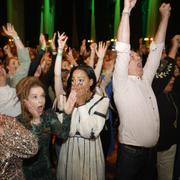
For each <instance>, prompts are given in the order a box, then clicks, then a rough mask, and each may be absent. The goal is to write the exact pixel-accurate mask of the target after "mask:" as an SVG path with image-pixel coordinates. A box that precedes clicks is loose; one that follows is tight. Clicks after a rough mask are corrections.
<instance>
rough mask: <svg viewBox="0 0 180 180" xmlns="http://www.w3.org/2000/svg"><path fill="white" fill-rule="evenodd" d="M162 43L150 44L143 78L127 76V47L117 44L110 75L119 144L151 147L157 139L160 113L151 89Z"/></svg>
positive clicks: (128, 51)
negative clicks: (117, 120) (113, 68)
mask: <svg viewBox="0 0 180 180" xmlns="http://www.w3.org/2000/svg"><path fill="white" fill-rule="evenodd" d="M163 47H164V43H161V44H155V42H152V43H151V46H150V53H149V56H148V59H147V63H146V65H145V67H144V68H143V71H144V74H143V76H142V78H140V77H137V76H132V75H128V64H129V60H130V45H129V44H125V43H121V42H117V44H116V50H117V59H116V64H115V70H114V73H113V91H114V100H115V104H116V107H117V110H118V114H119V117H120V126H119V141H120V143H123V144H129V145H135V146H143V147H153V146H155V145H156V143H157V141H158V138H159V113H158V107H157V102H156V98H155V95H154V92H153V90H152V88H151V84H152V80H153V78H154V75H155V73H156V70H157V68H158V66H159V62H160V58H161V54H162V50H163Z"/></svg>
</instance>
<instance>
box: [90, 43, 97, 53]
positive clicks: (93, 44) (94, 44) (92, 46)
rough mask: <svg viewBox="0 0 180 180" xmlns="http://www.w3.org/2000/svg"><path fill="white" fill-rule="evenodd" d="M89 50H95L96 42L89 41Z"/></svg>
mask: <svg viewBox="0 0 180 180" xmlns="http://www.w3.org/2000/svg"><path fill="white" fill-rule="evenodd" d="M90 48H91V51H95V50H96V48H97V44H96V43H91V45H90Z"/></svg>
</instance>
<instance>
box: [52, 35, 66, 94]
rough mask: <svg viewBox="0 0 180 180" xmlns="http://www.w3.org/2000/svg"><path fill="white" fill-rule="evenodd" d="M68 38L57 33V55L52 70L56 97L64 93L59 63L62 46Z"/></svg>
mask: <svg viewBox="0 0 180 180" xmlns="http://www.w3.org/2000/svg"><path fill="white" fill-rule="evenodd" d="M67 39H68V37H67V36H66V35H65V34H64V33H62V34H60V33H59V32H58V53H57V56H56V62H55V68H54V84H55V93H56V97H58V96H59V95H60V94H63V93H64V90H63V83H62V78H61V63H62V53H63V49H64V46H65V44H66V41H67Z"/></svg>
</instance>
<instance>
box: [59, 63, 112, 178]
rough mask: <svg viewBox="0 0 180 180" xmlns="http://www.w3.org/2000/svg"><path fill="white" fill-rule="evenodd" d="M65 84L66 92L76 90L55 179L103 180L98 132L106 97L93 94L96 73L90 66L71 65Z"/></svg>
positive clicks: (104, 114)
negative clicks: (69, 125) (75, 99)
mask: <svg viewBox="0 0 180 180" xmlns="http://www.w3.org/2000/svg"><path fill="white" fill-rule="evenodd" d="M67 84H68V86H67V87H68V88H67V89H68V90H69V93H70V92H71V91H75V92H76V98H77V101H76V106H75V108H74V110H73V112H72V116H71V128H70V133H69V138H68V139H67V140H66V141H65V142H64V143H63V144H62V146H61V151H60V156H59V162H58V169H57V179H58V180H96V179H97V180H101V179H102V180H103V179H105V163H104V155H103V151H102V145H101V140H100V136H99V134H100V132H101V130H102V129H103V127H104V123H105V119H106V114H107V110H108V106H109V100H108V98H107V97H105V96H99V95H97V94H95V87H96V76H95V73H94V70H93V69H92V68H91V67H90V66H87V65H81V66H77V67H74V68H73V69H72V71H71V73H70V76H69V79H68V83H67ZM69 93H68V92H67V94H69Z"/></svg>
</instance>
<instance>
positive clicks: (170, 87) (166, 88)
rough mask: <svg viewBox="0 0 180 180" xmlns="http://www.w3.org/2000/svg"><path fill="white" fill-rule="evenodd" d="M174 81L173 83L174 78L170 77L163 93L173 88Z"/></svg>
mask: <svg viewBox="0 0 180 180" xmlns="http://www.w3.org/2000/svg"><path fill="white" fill-rule="evenodd" d="M174 81H175V78H174V77H172V78H171V79H170V80H169V82H168V84H167V85H166V87H165V88H164V92H166V93H167V92H170V91H172V89H173V86H174Z"/></svg>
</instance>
